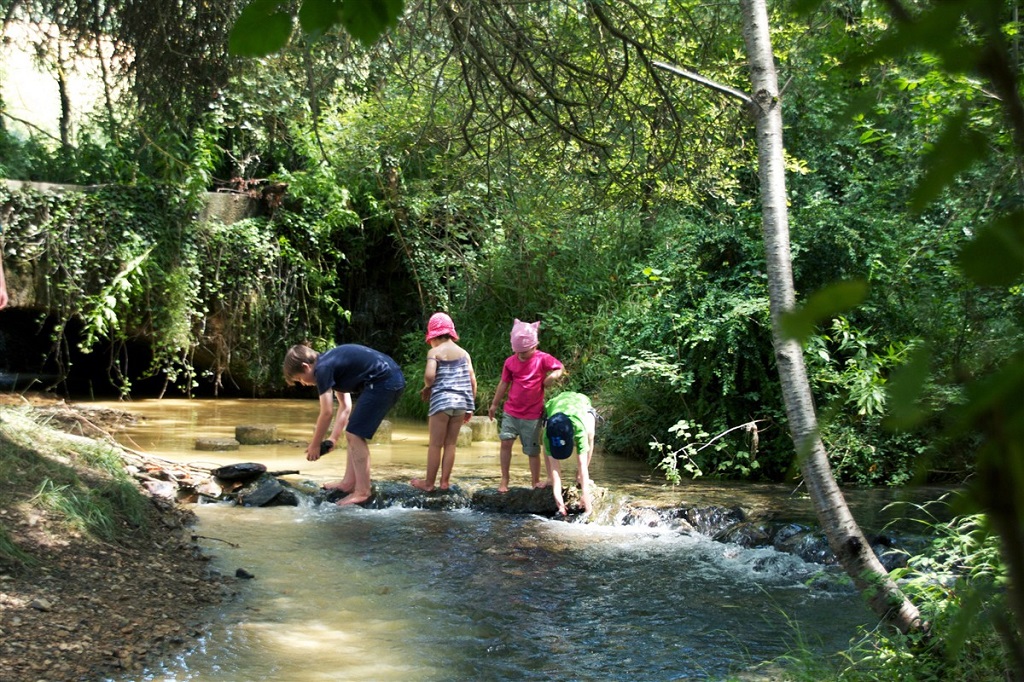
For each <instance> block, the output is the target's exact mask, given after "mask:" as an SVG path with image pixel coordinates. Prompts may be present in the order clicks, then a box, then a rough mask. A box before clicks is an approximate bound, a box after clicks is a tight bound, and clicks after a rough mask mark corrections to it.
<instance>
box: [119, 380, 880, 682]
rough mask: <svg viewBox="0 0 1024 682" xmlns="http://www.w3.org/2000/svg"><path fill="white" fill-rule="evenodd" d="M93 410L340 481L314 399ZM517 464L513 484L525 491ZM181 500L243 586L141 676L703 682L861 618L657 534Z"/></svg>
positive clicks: (740, 499)
mask: <svg viewBox="0 0 1024 682" xmlns="http://www.w3.org/2000/svg"><path fill="white" fill-rule="evenodd" d="M108 406H110V407H116V408H118V409H127V410H129V411H132V412H135V413H137V414H140V415H142V416H143V417H144V419H142V420H141V421H140V422H139V423H138V424H137V425H135V426H133V427H131V428H130V429H129V430H128V431H126V432H125V434H124V436H123V440H124V442H125V444H126V445H128V446H130V447H133V448H136V449H139V450H143V451H145V452H148V453H151V454H154V455H157V456H159V457H163V458H166V459H169V460H173V461H177V462H190V463H203V464H210V465H217V466H219V465H223V464H231V463H237V462H247V461H253V462H259V463H262V464H265V465H266V466H267V467H268V469H270V470H272V471H289V470H299V472H300V473H299V474H294V475H290V476H289V478H291V479H295V480H309V481H314V482H317V483H322V482H325V481H328V480H332V479H337V478H340V476H341V474H342V472H343V470H344V461H345V455H344V453H343V452H332V453H330V454H328V455H327V456H325V457H324V458H323V459H321V460H320V461H319V462H315V463H310V462H307V461H305V459H304V442H305V441H306V440H308V438H309V436H310V434H311V433H312V426H313V421H314V419H315V417H316V411H317V403H316V401H306V400H275V401H270V400H251V401H237V400H233V401H229V400H217V401H171V400H163V401H141V402H134V403H118V404H110V405H108ZM266 423H273V424H276V425H277V426H278V431H277V435H278V437H279V438H282V439H284V440H285V442H284V443H282V444H276V445H263V446H242V448H241V450H239V451H234V452H221V453H211V452H200V451H196V450H195V449H194V443H195V440H196V438H200V437H231V436H233V435H234V427H235V426H236V425H244V424H266ZM426 443H427V434H426V428H425V425H424V424H422V423H412V422H408V423H406V422H399V423H397V424H396V425H395V429H394V435H393V440H392V442H391V443H390V444H379V445H371V453H372V455H371V462H372V471H373V477H374V479H375V480H395V481H404V480H408V478H409V477H411V476H422V475H423V472H424V470H425V466H426ZM516 453H517V454H516V455H515V458H514V459H513V463H512V475H513V481H512V484H513V485H526V484H527V483H528V481H529V474H528V469H527V464H526V460H525V457H523V456H522V455H521V454H520V453H519V452H518V446H517V450H516ZM591 471H592V477H593V479H594V480H595V482H596V483H597V485H599V486H604V487H607V488H609V489H612V490H615V491H616V492H617V493H620V494H621V495H623V496H629V497H630V499H634V500H649V501H651V502H652V503H658V504H666V503H672V504H675V505H683V504H694V503H698V504H699V503H704V504H717V505H721V506H730V505H733V504H743V505H744V506H746V507H748V508H750V507H755V508H756V507H773V508H779V509H784V510H785V512H786V513H787V514H790V515H792V516H794V517H798V516H800V515H801V514H802V515H805V516H806V515H808V514H809V512H808V510H807V503H806V500H803V499H801V498H800V497H799V496H794V495H790V494H789V492H790V491H789V489H787V488H781V487H777V486H747V487H739V486H731V487H725V486H709V485H696V484H691V485H687V486H680V487H678V488H671V487H664V486H661V485H659V484H658V482H657V481H656V480H652V479H650V478H649V476H648V472H647V471H646V468H645V467H643V465H642V464H639V463H635V462H628V461H621V460H617V459H614V458H611V457H607V456H604V455H601V454H600V453H599V454H598V455H597V456H596V458H595V465H594V466H593V467H592V469H591ZM563 475H565V476H566V478H567V479H568V480H572V478H573V477H574V476H575V470H574V469H573V468H571V467H570V468H569V469H568V470H567V471H563ZM497 479H498V444H497V443H496V442H485V443H474V444H473V445H472V446H470V447H463V448H459V450H458V456H457V460H456V463H455V470H454V473H453V476H452V482H453V483H455V484H458V485H460V486H467V487H473V486H477V487H479V486H496V484H497ZM869 504H875V505H877V506H881V504H880V503H879V502H878V501H877V500H875V501H872V502H871V503H869ZM193 508H194V509H195V511H196V513H197V514H198V516H199V524H198V526H197V528H196V529H195V532H196V533H197V534H199V535H200V536H202V537H203V539H202V540H201V542H202V544H203V545H204V547H205V548H206V549H207V550H208V551H209V553H210V554H211V555H213V557H214V559H213V561H212V563H213V565H214V567H215V568H216V569H217V570H219V571H221V572H222V573H224V574H225V575H234V573H235V571H236V569H239V568H243V569H245V570H246V571H248V572H249V573H252V574H254V575H255V576H256V577H255V579H253V580H249V581H240V582H239V591H240V598H239V599H238V600H236V601H234V602H232V603H229V604H227V605H226V606H225V607H223V608H222V609H221V611H220V613H219V614H218V615H217V617H216V618H215V619H214V622H213V626H212V631H211V632H210V634H209V635H208V636H207V637H205V638H204V640H203V642H202V646H201V647H200V648H198V649H197V650H195V651H191V652H188V653H187V654H185V655H182V656H181V657H179V658H178V659H176V660H173V661H170V662H168V663H167V664H166V665H165V666H164V667H162V668H161V669H160V670H155V671H150V673H149V674H148V676H147V677H146V679H148V680H175V681H177V680H200V681H203V682H207V681H215V680H216V681H225V682H227V681H231V682H235V681H240V680H247V681H258V680H268V681H270V680H274V681H278V680H284V681H286V682H303V681H311V682H312V681H315V680H380V681H391V680H396V681H397V680H402V681H405V680H425V681H426V680H547V679H566V680H652V681H653V680H691V679H692V680H703V679H708V680H718V679H725V678H727V677H729V676H730V675H732V674H735V673H738V672H740V671H743V670H749V669H750V668H752V667H754V666H755V665H756V664H758V663H760V662H763V661H767V660H770V659H772V658H774V657H777V656H780V655H781V654H784V653H786V652H787V651H788V650H789V649H791V648H792V647H794V646H796V645H797V643H798V642H799V643H800V644H801V645H802V646H807V647H810V648H811V650H813V651H818V652H822V653H827V652H834V651H837V650H840V649H843V648H844V647H845V646H846V645H847V643H848V642H849V641H850V639H851V638H853V637H855V636H856V635H857V629H858V627H859V626H863V625H870V624H871V623H872V622H873V619H872V616H871V614H870V613H869V612H868V610H867V608H866V607H865V606H864V605H863V604H862V603H861V601H860V599H859V597H858V596H857V595H856V594H855V592H854V591H853V590H852V589H851V588H850V587H849V586H847V585H846V584H845V581H842V580H840V579H839V578H838V577H837V576H836V574H835V572H834V571H832V572H828V571H824V569H823V567H822V566H819V565H815V564H808V563H804V562H803V561H801V560H800V559H798V558H796V557H793V556H791V555H788V554H782V553H778V552H775V551H774V550H770V549H759V550H751V549H743V548H740V547H738V546H735V545H729V544H724V543H719V542H714V541H712V540H710V539H708V538H704V537H701V536H699V535H686V534H680V533H678V532H675V531H671V530H668V529H661V528H650V527H636V526H612V525H601V524H596V523H589V524H584V523H565V522H559V521H553V520H549V519H545V518H541V517H537V516H505V515H498V514H486V513H481V512H475V511H468V510H462V511H456V512H440V511H424V510H416V509H401V508H389V509H384V510H373V509H363V508H360V507H354V508H345V509H342V508H338V507H335V506H334V505H326V504H325V505H320V506H312V505H310V504H308V503H306V504H303V505H302V506H299V507H267V508H245V507H239V506H233V505H225V504H206V505H195V506H194V507H193ZM823 576H825V577H823Z"/></svg>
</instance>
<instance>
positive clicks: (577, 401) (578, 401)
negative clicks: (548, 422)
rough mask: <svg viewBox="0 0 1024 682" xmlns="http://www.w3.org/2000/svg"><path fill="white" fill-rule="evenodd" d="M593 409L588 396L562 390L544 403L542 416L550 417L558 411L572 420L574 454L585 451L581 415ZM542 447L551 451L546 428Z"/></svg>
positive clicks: (585, 428) (585, 436)
mask: <svg viewBox="0 0 1024 682" xmlns="http://www.w3.org/2000/svg"><path fill="white" fill-rule="evenodd" d="M592 409H593V406H592V405H591V404H590V398H588V397H587V396H585V395H583V394H582V393H576V392H574V391H563V392H562V393H559V394H558V395H556V396H555V397H554V398H551V399H550V400H548V401H547V402H546V403H544V416H545V417H550V416H551V415H553V414H557V413H559V412H561V413H563V414H564V415H565V416H567V417H568V418H569V421H571V422H572V430H573V440H574V441H575V442H576V454H579V453H581V452H586V451H587V427H586V426H584V424H583V415H585V414H586V413H587V412H589V411H590V410H592ZM544 447H546V448H547V452H551V442H550V441H549V440H548V434H547V430H545V432H544Z"/></svg>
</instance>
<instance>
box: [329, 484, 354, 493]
mask: <svg viewBox="0 0 1024 682" xmlns="http://www.w3.org/2000/svg"><path fill="white" fill-rule="evenodd" d="M324 490H337V491H338V492H341V493H345V494H346V495H348V494H349V493H351V492H352V486H351V485H345V482H344V481H335V482H334V483H324Z"/></svg>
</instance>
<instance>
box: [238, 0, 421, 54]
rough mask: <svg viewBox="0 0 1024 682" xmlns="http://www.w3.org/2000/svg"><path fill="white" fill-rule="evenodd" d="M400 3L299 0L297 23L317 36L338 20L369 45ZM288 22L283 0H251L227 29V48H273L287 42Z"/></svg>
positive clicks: (266, 50) (390, 22)
mask: <svg viewBox="0 0 1024 682" xmlns="http://www.w3.org/2000/svg"><path fill="white" fill-rule="evenodd" d="M403 7H404V2H403V0H344V1H342V0H303V2H302V3H301V5H300V6H299V10H298V17H299V25H300V26H301V27H302V30H303V31H304V32H305V33H306V34H308V35H310V36H311V37H318V36H320V35H322V34H323V33H325V32H327V31H328V30H330V29H331V28H333V27H334V26H335V25H338V24H340V25H341V26H342V27H344V29H345V30H346V31H348V32H349V33H350V34H351V35H352V36H353V37H354V38H356V39H357V40H359V41H361V42H363V43H364V44H367V45H369V44H372V43H373V42H374V41H376V40H377V39H378V38H379V37H380V35H381V34H382V33H384V31H385V30H387V29H388V27H390V26H393V25H394V24H395V22H396V21H398V17H400V16H401V14H402V9H403ZM292 22H293V20H292V8H291V6H290V5H289V3H286V2H284V0H251V2H249V4H248V5H246V7H245V8H244V9H243V10H242V13H241V14H240V15H239V17H238V20H237V21H236V22H235V25H234V28H232V30H231V37H230V40H229V45H230V48H231V51H232V52H233V53H234V54H237V55H242V56H249V57H261V56H264V55H268V54H271V53H272V52H276V51H278V50H280V49H281V48H282V47H284V46H285V44H286V43H287V42H288V38H289V37H290V36H291V33H292Z"/></svg>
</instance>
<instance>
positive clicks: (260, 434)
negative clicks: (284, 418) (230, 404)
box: [235, 424, 277, 445]
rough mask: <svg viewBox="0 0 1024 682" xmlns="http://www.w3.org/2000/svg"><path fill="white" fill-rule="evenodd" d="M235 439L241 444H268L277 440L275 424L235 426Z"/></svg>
mask: <svg viewBox="0 0 1024 682" xmlns="http://www.w3.org/2000/svg"><path fill="white" fill-rule="evenodd" d="M235 440H237V441H238V442H239V443H241V444H242V445H269V444H271V443H275V442H277V425H276V424H248V425H242V426H236V427H235Z"/></svg>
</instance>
